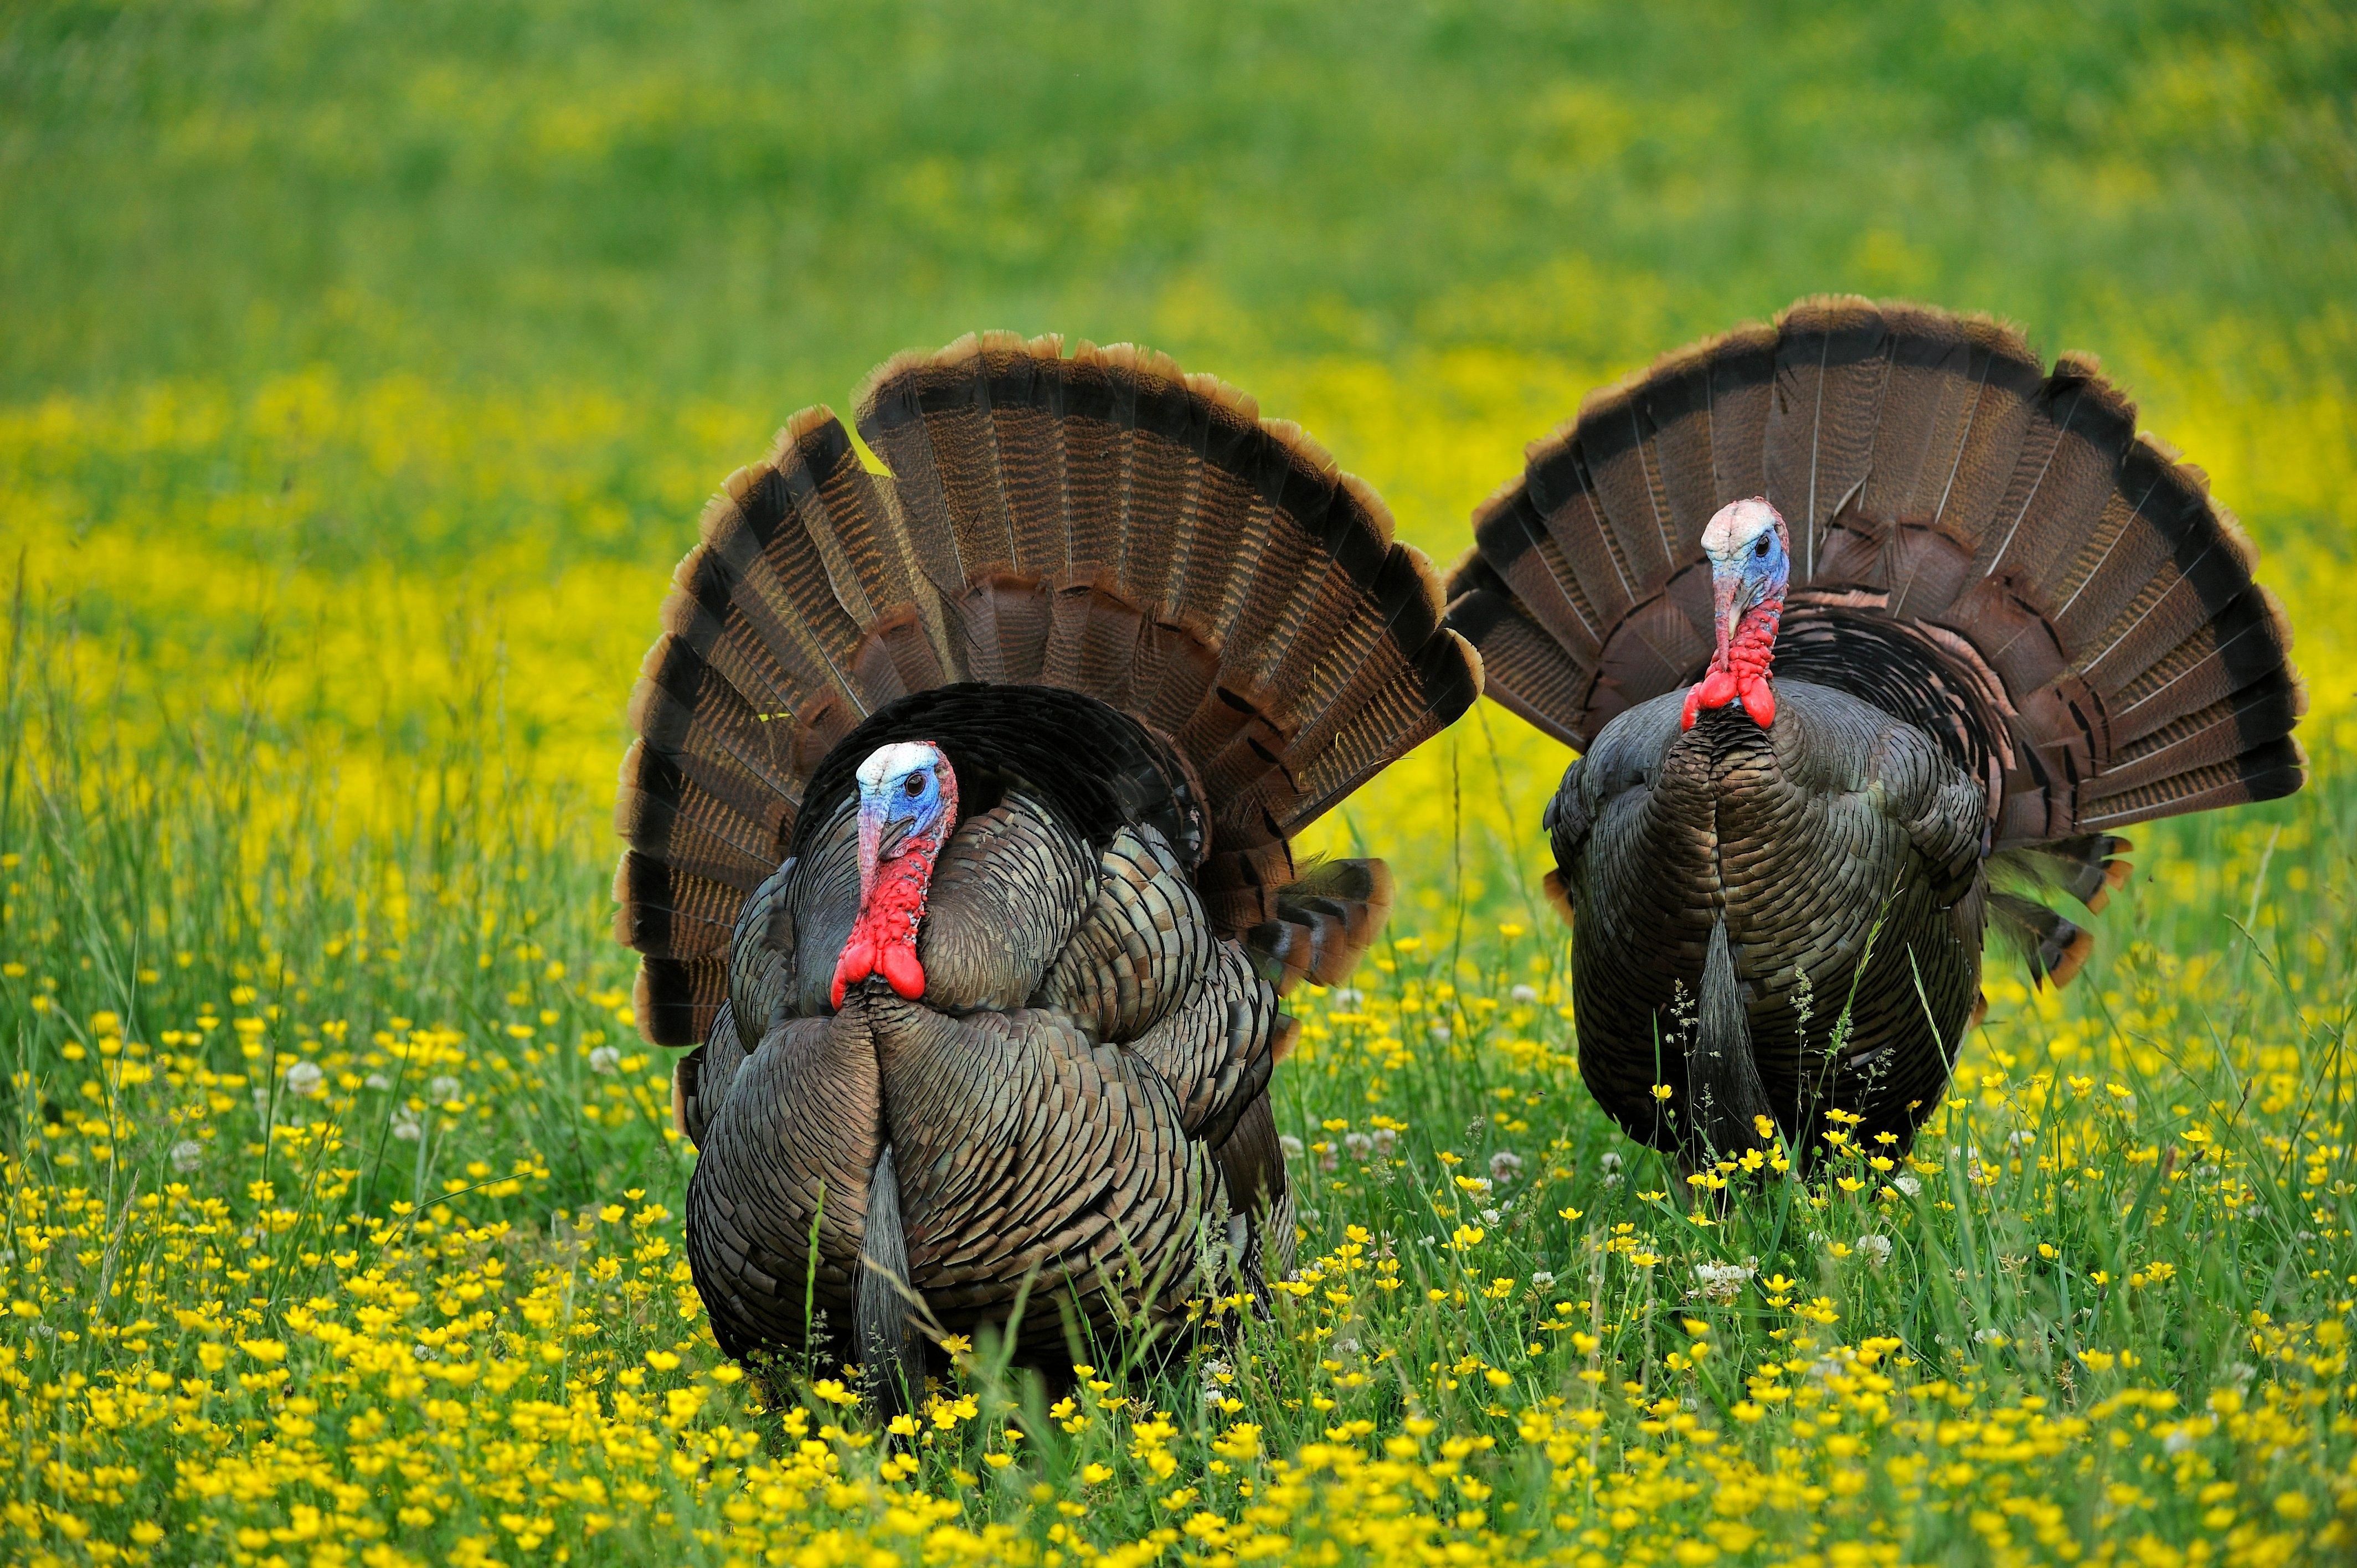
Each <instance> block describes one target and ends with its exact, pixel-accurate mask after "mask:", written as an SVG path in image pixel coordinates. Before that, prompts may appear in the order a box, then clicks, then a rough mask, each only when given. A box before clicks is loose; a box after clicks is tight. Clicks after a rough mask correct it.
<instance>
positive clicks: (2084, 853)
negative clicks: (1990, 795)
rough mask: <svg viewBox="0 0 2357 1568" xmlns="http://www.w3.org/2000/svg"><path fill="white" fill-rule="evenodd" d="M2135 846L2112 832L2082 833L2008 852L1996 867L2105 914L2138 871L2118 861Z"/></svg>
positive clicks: (2024, 846) (1997, 860) (2132, 866)
mask: <svg viewBox="0 0 2357 1568" xmlns="http://www.w3.org/2000/svg"><path fill="white" fill-rule="evenodd" d="M2135 847H2136V846H2135V845H2134V844H2132V843H2129V842H2128V841H2127V840H2126V839H2124V838H2117V837H2115V836H2114V835H2112V834H2110V833H2082V834H2080V835H2079V836H2078V837H2076V838H2067V839H2055V840H2052V841H2051V842H2050V843H2034V844H2024V845H2022V846H2021V847H2020V848H2018V849H2012V850H2007V851H2005V852H2004V853H2002V854H1999V855H1998V856H1997V857H1996V865H1998V866H1999V867H2000V868H2001V869H2006V870H2010V871H2013V872H2016V873H2018V875H2021V876H2023V877H2025V878H2027V879H2028V880H2029V881H2031V882H2033V883H2036V884H2038V885H2040V886H2048V887H2056V888H2060V889H2061V891H2063V892H2065V893H2068V894H2069V895H2070V896H2071V897H2073V898H2076V899H2077V900H2079V902H2080V903H2082V904H2084V905H2085V906H2086V907H2087V908H2088V911H2089V912H2090V913H2092V914H2101V913H2103V910H2104V904H2105V903H2107V902H2108V901H2109V900H2110V898H2111V896H2112V894H2113V893H2114V892H2115V890H2117V889H2118V888H2119V887H2120V886H2122V885H2123V884H2125V883H2126V881H2127V879H2128V875H2129V873H2131V872H2132V871H2134V870H2135V869H2136V867H2135V866H2134V865H2131V864H2129V863H2128V862H2127V861H2125V860H2122V859H2120V858H2118V857H2119V856H2121V855H2124V854H2126V853H2127V852H2128V851H2129V850H2131V849H2134V848H2135Z"/></svg>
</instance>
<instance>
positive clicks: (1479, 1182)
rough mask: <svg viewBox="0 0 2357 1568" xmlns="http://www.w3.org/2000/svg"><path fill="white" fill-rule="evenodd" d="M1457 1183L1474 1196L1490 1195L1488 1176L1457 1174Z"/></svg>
mask: <svg viewBox="0 0 2357 1568" xmlns="http://www.w3.org/2000/svg"><path fill="white" fill-rule="evenodd" d="M1457 1185H1458V1187H1463V1188H1464V1189H1465V1190H1466V1191H1467V1192H1469V1193H1471V1194H1472V1195H1473V1196H1474V1197H1489V1196H1490V1178H1489V1177H1488V1176H1458V1178H1457Z"/></svg>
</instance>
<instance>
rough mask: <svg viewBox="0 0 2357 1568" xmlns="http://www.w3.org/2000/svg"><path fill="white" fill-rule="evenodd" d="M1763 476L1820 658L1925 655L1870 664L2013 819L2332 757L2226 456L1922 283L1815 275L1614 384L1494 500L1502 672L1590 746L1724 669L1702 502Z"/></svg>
mask: <svg viewBox="0 0 2357 1568" xmlns="http://www.w3.org/2000/svg"><path fill="white" fill-rule="evenodd" d="M1758 494H1764V495H1766V496H1767V497H1768V498H1769V499H1770V500H1771V501H1773V502H1775V504H1776V505H1777V506H1778V507H1779V509H1780V510H1782V511H1783V513H1784V514H1785V517H1786V519H1787V521H1788V522H1789V523H1790V525H1791V527H1792V537H1793V555H1794V558H1795V560H1794V568H1795V575H1794V594H1793V598H1792V604H1791V606H1790V607H1788V609H1787V612H1786V616H1785V622H1784V638H1785V639H1787V640H1792V641H1794V642H1796V643H1812V642H1813V644H1822V645H1823V646H1822V647H1817V648H1816V649H1815V652H1814V653H1813V656H1812V659H1811V661H1810V663H1809V665H1808V678H1809V679H1812V680H1820V681H1830V682H1832V683H1835V684H1839V683H1842V678H1841V671H1842V668H1843V665H1844V662H1845V654H1844V649H1845V648H1850V645H1851V644H1853V643H1854V644H1855V645H1856V646H1855V648H1851V649H1850V651H1851V652H1852V653H1853V654H1855V657H1854V658H1850V659H1849V660H1848V662H1849V663H1850V664H1851V665H1853V666H1854V667H1856V666H1861V665H1862V664H1863V663H1864V662H1866V661H1868V660H1880V659H1881V658H1882V656H1883V655H1885V654H1887V653H1890V652H1893V651H1894V650H1895V651H1896V652H1898V653H1900V655H1903V657H1902V658H1901V660H1900V664H1901V665H1902V666H1903V668H1899V667H1893V668H1892V669H1889V670H1885V669H1881V668H1880V667H1879V666H1878V667H1877V668H1875V669H1874V670H1872V671H1864V672H1862V673H1861V674H1860V675H1859V676H1858V679H1860V680H1861V681H1871V682H1873V683H1874V684H1875V685H1876V691H1875V692H1874V693H1873V694H1872V696H1871V697H1870V699H1869V700H1875V701H1878V702H1884V703H1886V705H1887V704H1888V703H1889V702H1891V701H1893V700H1897V701H1899V702H1900V706H1901V708H1902V709H1905V710H1906V712H1905V714H1904V716H1910V717H1918V716H1921V717H1922V718H1924V719H1925V720H1926V721H1927V727H1928V728H1932V729H1933V730H1934V732H1935V733H1939V732H1940V731H1941V729H1942V728H1943V726H1944V727H1945V729H1947V730H1948V731H1951V732H1955V733H1952V734H1949V735H1946V736H1943V738H1944V739H1947V740H1950V741H1951V742H1952V743H1953V744H1954V745H1955V746H1956V747H1957V749H1958V750H1959V753H1960V756H1959V760H1960V761H1962V762H1964V764H1965V765H1966V766H1968V767H1972V768H1975V771H1976V772H1982V773H1984V775H1985V776H1986V777H1989V778H1990V779H1991V790H1992V800H1991V811H1992V818H1993V823H1994V828H1995V833H1996V839H1997V842H1998V843H1999V844H2000V845H2018V844H2027V843H2040V842H2042V841H2046V840H2052V839H2068V838H2072V837H2073V836H2075V835H2078V834H2080V833H2083V832H2089V831H2093V830H2096V829H2104V828H2113V827H2117V826H2119V825H2122V824H2125V823H2126V822H2136V821H2141V820H2144V819H2146V818H2149V817H2155V816H2164V815H2169V814H2172V813H2174V812H2178V811H2192V810H2199V809H2201V808H2204V807H2207V806H2211V805H2220V804H2227V803H2231V802H2233V801H2235V800H2265V799H2269V798H2272V797H2273V796H2276V795H2279V794H2283V793H2286V792H2287V791H2288V790H2290V789H2297V788H2298V785H2299V782H2300V780H2301V779H2302V778H2303V777H2304V762H2303V759H2302V758H2301V757H2300V754H2299V750H2298V745H2297V743H2296V742H2294V741H2293V740H2292V739H2291V738H2290V736H2291V733H2292V730H2293V727H2294V725H2296V724H2297V723H2298V718H2299V716H2300V714H2301V713H2302V712H2303V710H2304V699H2303V696H2302V693H2301V690H2300V687H2299V684H2298V677H2297V676H2296V674H2295V673H2294V672H2293V671H2292V669H2291V666H2290V664H2289V662H2288V660H2287V649H2288V646H2289V642H2290V637H2289V632H2288V628H2287V627H2286V626H2285V624H2284V621H2283V618H2282V615H2281V612H2280V611H2279V610H2278V609H2277V608H2276V607H2275V604H2274V601H2273V600H2272V598H2271V597H2270V596H2268V595H2267V594H2266V591H2265V590H2264V589H2263V588H2260V587H2258V586H2257V585H2255V584H2254V583H2253V581H2252V579H2251V565H2252V561H2253V552H2252V550H2251V548H2250V544H2249V542H2248V540H2247V539H2246V538H2244V535H2243V534H2242V532H2241V530H2240V529H2239V528H2238V527H2237V526H2236V525H2235V523H2234V521H2233V518H2232V517H2231V516H2229V515H2228V514H2227V513H2226V512H2225V511H2224V510H2223V509H2222V508H2220V507H2218V506H2216V505H2215V504H2214V503H2213V502H2212V501H2211V499H2209V497H2208V495H2207V493H2206V488H2205V486H2204V484H2203V482H2202V480H2201V476H2200V474H2199V473H2198V471H2196V470H2194V469H2192V468H2190V467H2183V466H2180V465H2179V464H2176V463H2175V462H2173V461H2172V460H2171V459H2170V458H2169V456H2167V455H2166V454H2165V453H2164V452H2163V451H2162V450H2161V448H2160V447H2159V446H2158V445H2157V444H2156V443H2154V442H2153V441H2151V440H2150V439H2149V438H2147V437H2143V436H2139V435H2136V428H2135V410H2134V408H2133V407H2132V406H2131V405H2130V404H2129V403H2128V402H2127V400H2126V398H2125V397H2124V396H2123V395H2122V394H2121V393H2120V392H2117V391H2116V390H2115V389H2114V388H2112V387H2111V386H2109V385H2108V384H2106V383H2105V382H2104V381H2103V379H2102V378H2101V376H2100V375H2099V374H2098V372H2097V371H2096V368H2095V366H2094V364H2093V361H2091V360H2084V359H2081V358H2075V357H2066V358H2064V359H2063V360H2061V361H2060V362H2059V363H2058V364H2057V365H2056V366H2055V367H2054V370H2053V371H2052V372H2051V373H2050V374H2049V373H2045V372H2042V371H2040V366H2039V362H2038V360H2037V359H2036V358H2035V357H2034V356H2033V355H2032V354H2031V353H2030V352H2029V349H2028V348H2027V346H2026V345H2025V344H2024V343H2023V342H2022V340H2021V338H2020V337H2019V336H2018V334H2017V333H2015V332H2014V331H2012V330H2011V329H2010V328H2005V327H2003V326H2000V325H1998V324H1996V323H1994V322H1991V321H1987V320H1986V319H1981V318H1975V317H1957V316H1953V315H1949V314H1947V313H1945V312H1942V311H1938V310H1934V309H1931V308H1928V307H1924V306H1904V305H1875V304H1871V303H1869V302H1867V301H1864V300H1855V299H1824V300H1806V301H1803V302H1802V303H1801V304H1800V305H1797V306H1794V307H1793V308H1792V309H1791V310H1789V311H1787V312H1785V313H1784V314H1783V315H1782V316H1781V317H1779V318H1778V320H1777V322H1776V323H1775V325H1774V326H1773V327H1772V328H1744V329H1742V330H1739V331H1738V332H1736V333H1733V334H1730V335H1728V336H1727V337H1725V338H1718V339H1716V340H1713V341H1711V342H1707V343H1704V344H1701V345H1698V346H1696V347H1694V348H1691V349H1684V350H1682V351H1681V352H1679V353H1677V354H1675V355H1673V356H1671V357H1669V358H1668V359H1665V360H1663V361H1662V362H1661V363H1660V364H1658V365H1656V366H1655V367H1654V368H1653V369H1652V371H1648V372H1647V373H1645V374H1644V375H1642V376H1641V377H1638V378H1636V379H1635V380H1633V381H1630V382H1628V383H1626V384H1624V385H1623V386H1621V387H1619V388H1615V389H1612V390H1610V391H1609V392H1604V393H1601V394H1599V395H1598V396H1596V397H1594V398H1591V399H1590V400H1588V402H1587V404H1586V406H1585V407H1584V409H1583V412H1582V413H1581V415H1580V417H1579V419H1578V420H1577V422H1576V423H1575V424H1573V425H1571V426H1569V427H1567V428H1566V429H1564V430H1561V431H1558V432H1556V433H1555V434H1554V435H1550V436H1549V437H1547V438H1546V439H1545V440H1544V441H1541V442H1539V443H1538V444H1536V445H1534V446H1533V447H1532V448H1531V452H1530V461H1529V465H1528V467H1527V468H1526V469H1525V471H1524V473H1523V478H1522V479H1521V480H1520V481H1518V482H1517V483H1515V484H1514V485H1512V486H1510V487H1508V488H1507V489H1504V490H1501V492H1499V494H1498V495H1496V496H1494V497H1492V498H1491V500H1490V501H1488V502H1487V503H1485V504H1484V505H1483V506H1482V507H1481V508H1480V510H1479V511H1478V512H1477V513H1476V515H1475V520H1474V528H1475V538H1476V544H1477V550H1478V553H1479V554H1478V558H1477V560H1475V561H1473V562H1469V563H1468V564H1466V565H1464V566H1460V567H1459V568H1458V572H1457V574H1456V575H1455V577H1454V578H1453V580H1452V582H1451V584H1450V589H1449V592H1450V600H1451V603H1450V607H1449V618H1450V622H1451V624H1452V625H1454V626H1456V627H1457V628H1458V629H1459V630H1460V631H1463V632H1464V633H1465V634H1466V635H1467V636H1468V637H1469V638H1470V639H1473V640H1474V641H1475V642H1476V643H1477V644H1479V645H1480V648H1481V650H1482V652H1483V654H1484V657H1485V659H1486V660H1487V663H1488V668H1489V674H1490V678H1491V693H1492V694H1493V695H1496V696H1497V697H1499V698H1500V700H1501V701H1502V702H1504V703H1506V704H1507V705H1508V706H1510V707H1512V708H1514V709H1515V710H1516V711H1518V712H1521V713H1523V714H1524V715H1525V716H1528V717H1530V718H1531V719H1532V720H1533V721H1534V723H1537V724H1538V725H1541V727H1543V728H1545V729H1547V730H1548V731H1550V732H1551V733H1553V734H1555V735H1556V736H1560V737H1562V738H1564V739H1565V740H1566V741H1568V742H1570V743H1571V744H1573V745H1576V746H1585V745H1586V744H1587V741H1589V740H1591V739H1592V738H1593V737H1594V736H1595V735H1596V733H1597V731H1598V729H1600V728H1601V727H1602V726H1603V725H1604V724H1606V723H1607V722H1609V720H1610V719H1611V718H1612V717H1613V716H1614V715H1615V714H1619V713H1620V712H1623V711H1625V710H1626V709H1627V708H1629V707H1630V706H1632V705H1633V704H1635V703H1639V702H1642V701H1644V700H1646V699H1648V698H1650V697H1652V696H1656V695H1658V694H1660V693H1663V692H1666V691H1671V690H1674V689H1675V688H1676V687H1678V686H1679V685H1682V684H1684V683H1685V682H1690V681H1692V680H1694V679H1695V677H1696V676H1697V675H1698V673H1699V671H1700V668H1701V665H1702V663H1703V662H1704V660H1706V658H1707V655H1708V652H1709V650H1710V648H1711V646H1712V642H1713V639H1712V637H1711V634H1710V628H1709V625H1708V595H1707V583H1708V570H1707V566H1706V564H1705V563H1704V562H1703V560H1702V556H1701V552H1700V547H1699V539H1700V529H1701V522H1702V521H1703V520H1704V519H1706V517H1707V516H1708V513H1709V511H1710V510H1716V508H1717V506H1718V505H1721V504H1724V503H1725V502H1727V501H1730V500H1735V499H1741V498H1742V497H1745V496H1749V495H1758ZM1874 622H1880V623H1883V624H1884V625H1885V626H1887V627H1893V628H1899V629H1903V630H1905V631H1906V632H1907V633H1908V635H1907V636H1905V637H1894V636H1893V635H1891V634H1890V633H1889V632H1888V631H1873V630H1872V628H1871V626H1870V625H1869V624H1868V623H1874ZM1852 628H1857V629H1855V630H1853V629H1852ZM1869 633H1871V635H1869ZM1910 684H1911V685H1915V686H1921V687H1922V688H1923V691H1922V692H1921V693H1919V695H1920V696H1921V702H1920V703H1915V702H1911V701H1910V700H1908V699H1907V697H1906V688H1908V687H1909V686H1910ZM1894 690H1896V691H1897V692H1898V695H1897V697H1895V698H1894V696H1893V692H1894ZM1861 694H1864V693H1861ZM1916 707H1921V710H1922V713H1921V714H1920V715H1919V714H1916V713H1915V712H1914V709H1915V708H1916ZM1960 714H1961V715H1964V719H1965V720H1968V721H1969V724H1968V725H1967V726H1966V727H1970V725H1971V724H1976V725H1978V726H1979V729H1978V731H1977V732H1975V733H1973V734H1969V735H1965V734H1963V733H1962V732H1961V731H1958V727H1957V726H1958V724H1959V723H1960V722H1964V721H1960V720H1959V718H1958V715H1960ZM1931 721H1936V722H1931ZM1985 765H1986V766H1985Z"/></svg>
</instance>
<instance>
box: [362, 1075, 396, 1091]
mask: <svg viewBox="0 0 2357 1568" xmlns="http://www.w3.org/2000/svg"><path fill="white" fill-rule="evenodd" d="M361 1081H362V1082H364V1083H366V1084H367V1085H368V1086H369V1087H370V1088H371V1089H391V1088H392V1087H393V1079H389V1078H387V1077H385V1076H384V1074H382V1073H381V1072H372V1073H371V1074H369V1075H368V1077H367V1078H365V1079H362V1080H361Z"/></svg>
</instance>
